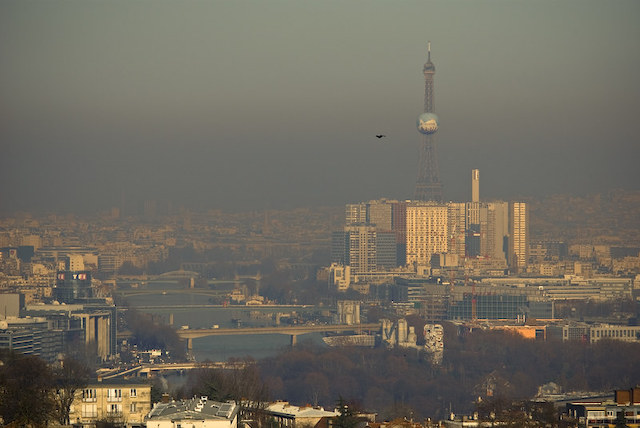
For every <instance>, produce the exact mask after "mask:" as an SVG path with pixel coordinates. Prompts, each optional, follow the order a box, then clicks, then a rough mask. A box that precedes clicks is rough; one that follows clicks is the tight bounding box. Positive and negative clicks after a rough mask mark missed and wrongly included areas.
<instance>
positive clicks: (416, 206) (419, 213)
mask: <svg viewBox="0 0 640 428" xmlns="http://www.w3.org/2000/svg"><path fill="white" fill-rule="evenodd" d="M447 232H448V209H447V206H446V205H440V204H434V203H431V202H411V203H409V204H407V250H406V254H407V264H412V263H414V264H416V265H418V266H428V265H429V264H430V262H431V256H432V255H433V254H438V253H446V252H448V249H449V246H448V239H447V238H448V237H447Z"/></svg>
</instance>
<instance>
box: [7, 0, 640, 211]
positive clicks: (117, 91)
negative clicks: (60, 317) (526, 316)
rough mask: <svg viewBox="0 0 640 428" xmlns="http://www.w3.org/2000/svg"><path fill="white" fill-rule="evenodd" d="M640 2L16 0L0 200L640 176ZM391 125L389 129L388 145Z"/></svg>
mask: <svg viewBox="0 0 640 428" xmlns="http://www.w3.org/2000/svg"><path fill="white" fill-rule="evenodd" d="M639 23H640V2H639V1H637V0H615V1H602V0H595V1H593V0H562V1H559V0H537V1H518V0H504V1H501V0H492V1H489V0H475V1H470V0H469V1H457V0H442V1H425V0H416V1H412V0H401V1H389V0H384V1H382V0H380V1H378V0H367V1H364V0H350V1H332V0H315V1H305V0H280V1H279V0H271V1H263V0H236V1H215V0H210V1H189V0H186V1H177V0H176V1H162V0H154V1H144V0H137V1H134V0H126V1H118V0H115V1H114V0H110V1H98V0H94V1H85V0H82V1H74V0H64V1H62V0H46V1H37V0H36V1H29V0H19V1H5V0H0V183H1V184H0V186H1V187H0V212H4V213H8V212H13V211H16V210H36V209H37V210H45V211H67V210H73V209H81V210H82V211H95V210H97V209H103V208H107V207H110V206H119V205H120V201H121V197H122V195H123V194H124V196H125V199H126V200H127V201H128V202H131V201H134V200H137V201H142V200H146V199H157V200H171V201H173V202H174V203H175V204H177V205H179V204H185V205H187V206H194V207H212V208H222V209H251V207H254V208H256V209H264V208H280V207H283V208H284V207H295V206H307V205H340V204H344V203H347V202H357V201H361V200H367V199H373V198H380V197H387V198H396V199H407V198H411V197H412V195H413V191H414V186H415V179H416V175H417V158H418V156H417V155H418V148H419V144H420V141H421V139H420V136H419V134H418V133H417V131H416V128H415V120H416V117H417V115H418V114H419V113H421V112H422V105H423V95H424V77H423V75H422V66H423V64H424V62H425V60H426V47H427V40H430V41H431V45H432V49H431V52H432V60H433V62H434V64H435V66H436V75H435V110H436V113H437V114H438V115H439V117H440V130H439V132H438V137H437V141H438V155H439V164H440V175H441V180H442V182H443V185H444V193H445V197H446V198H447V199H451V200H467V199H469V198H470V196H469V195H470V174H471V173H470V170H471V169H472V168H479V169H480V177H481V185H480V186H481V188H480V192H481V197H483V198H501V199H510V198H515V197H517V196H530V195H531V196H541V195H550V194H554V193H569V192H575V193H580V194H584V193H590V192H592V191H607V190H609V189H614V188H627V189H640V172H639V171H640V167H639V166H638V165H639V161H640V138H639V135H640V78H639V76H640V24H639ZM377 133H384V134H386V135H387V136H388V137H387V138H386V139H380V140H378V139H376V138H375V134H377Z"/></svg>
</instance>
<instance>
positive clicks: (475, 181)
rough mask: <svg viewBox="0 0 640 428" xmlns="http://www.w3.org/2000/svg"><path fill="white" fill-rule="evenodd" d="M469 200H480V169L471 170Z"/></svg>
mask: <svg viewBox="0 0 640 428" xmlns="http://www.w3.org/2000/svg"><path fill="white" fill-rule="evenodd" d="M471 202H476V203H477V202H480V170H478V169H472V170H471Z"/></svg>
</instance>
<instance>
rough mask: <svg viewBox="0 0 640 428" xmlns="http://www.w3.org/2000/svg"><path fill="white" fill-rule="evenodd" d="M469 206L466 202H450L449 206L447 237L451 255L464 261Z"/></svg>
mask: <svg viewBox="0 0 640 428" xmlns="http://www.w3.org/2000/svg"><path fill="white" fill-rule="evenodd" d="M466 206H467V204H466V203H464V202H449V203H448V204H447V210H448V219H447V228H448V232H447V236H448V239H449V251H448V252H449V254H454V255H457V256H458V257H459V258H460V259H462V258H463V257H464V256H465V255H466V252H465V242H466V230H467V208H466Z"/></svg>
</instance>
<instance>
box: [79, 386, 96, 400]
mask: <svg viewBox="0 0 640 428" xmlns="http://www.w3.org/2000/svg"><path fill="white" fill-rule="evenodd" d="M96 397H97V394H96V390H95V389H91V388H87V389H83V390H82V401H96Z"/></svg>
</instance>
